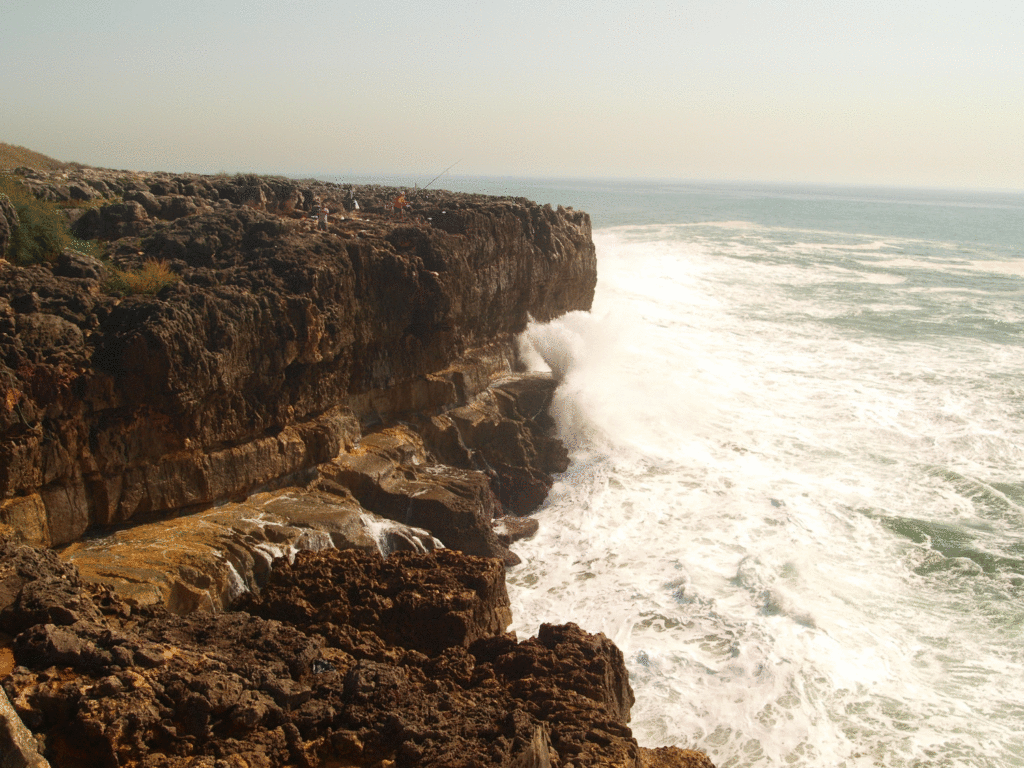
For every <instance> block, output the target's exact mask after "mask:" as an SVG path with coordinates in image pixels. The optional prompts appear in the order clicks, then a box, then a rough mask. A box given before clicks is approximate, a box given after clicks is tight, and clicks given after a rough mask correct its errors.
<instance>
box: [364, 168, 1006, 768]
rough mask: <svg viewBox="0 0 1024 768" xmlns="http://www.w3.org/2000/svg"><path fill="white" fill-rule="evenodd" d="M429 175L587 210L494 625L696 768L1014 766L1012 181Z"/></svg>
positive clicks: (548, 340)
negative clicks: (699, 752) (525, 641)
mask: <svg viewBox="0 0 1024 768" xmlns="http://www.w3.org/2000/svg"><path fill="white" fill-rule="evenodd" d="M443 181H444V182H445V183H444V184H443V186H445V187H447V188H452V189H459V190H462V191H473V192H485V193H489V194H510V195H516V196H525V197H529V198H531V199H534V200H537V201H538V202H541V203H552V204H554V205H558V204H561V205H565V206H573V207H575V208H579V209H583V210H586V211H588V212H589V213H590V214H591V216H592V219H593V223H594V240H595V244H596V245H597V253H598V272H599V283H598V290H597V297H596V299H595V303H594V307H593V309H592V310H591V311H590V312H588V313H572V314H570V315H568V316H566V317H563V318H559V319H558V320H556V321H554V322H552V323H550V324H548V325H535V326H532V327H531V328H530V329H529V330H528V332H527V333H526V334H524V338H523V340H522V343H523V348H524V353H525V354H527V355H528V356H529V357H530V359H531V360H533V361H534V364H535V365H536V366H537V367H542V366H545V365H547V366H549V367H551V368H552V369H554V370H556V371H557V372H558V373H559V375H561V376H562V383H561V385H560V387H559V390H558V392H557V395H556V400H555V403H554V406H553V411H554V413H555V416H556V420H557V423H558V425H559V430H560V433H561V436H562V439H563V440H564V441H565V442H566V444H567V445H568V446H569V448H570V451H571V456H572V465H571V466H570V468H569V470H568V471H567V472H566V473H565V474H564V475H562V476H561V477H559V478H558V481H557V483H556V486H555V488H554V490H553V492H552V494H551V497H550V498H549V500H548V502H547V503H546V505H545V507H544V508H542V509H541V510H540V511H539V512H538V516H539V519H540V523H541V528H540V532H539V533H538V534H537V535H536V536H535V537H534V538H532V539H530V540H528V541H524V542H521V543H519V545H517V547H516V551H517V552H518V553H519V554H520V555H521V556H522V558H523V561H524V562H523V564H522V565H520V566H517V567H515V568H512V569H510V571H509V574H508V580H509V589H510V594H511V596H512V599H513V612H514V615H515V625H514V627H513V628H514V629H515V630H516V631H518V632H519V633H520V634H521V635H529V634H532V633H533V632H535V631H536V629H537V627H538V626H539V625H540V623H542V622H548V621H554V622H561V621H574V622H576V623H578V624H580V625H581V626H582V627H584V628H585V629H588V630H590V631H594V632H604V633H605V634H606V635H608V636H609V637H611V638H612V639H613V640H615V641H616V643H618V645H619V646H620V648H622V650H623V652H624V654H625V655H626V658H627V663H628V665H629V669H630V674H631V680H632V684H633V687H634V689H635V692H636V695H637V704H636V705H635V706H634V708H633V720H632V723H631V725H632V727H633V730H634V734H635V735H636V736H637V738H638V740H639V741H640V743H641V744H644V745H646V746H660V745H663V744H678V745H680V746H684V747H695V748H699V749H703V750H705V751H706V752H707V753H708V754H709V755H711V757H712V758H713V760H714V761H715V763H716V765H718V766H719V767H720V768H722V767H723V766H808V767H811V766H814V767H815V768H817V767H819V766H825V765H828V766H1022V765H1024V686H1022V685H1021V681H1022V680H1024V376H1022V373H1024V195H1021V194H996V193H960V192H939V191H916V190H891V189H840V188H826V187H786V186H764V185H741V184H718V185H716V184H682V183H680V184H671V183H660V182H659V183H653V182H652V183H642V182H558V181H550V182H540V181H523V180H508V179H461V180H460V179H454V178H446V179H444V180H443ZM382 183H384V182H382ZM404 183H408V182H404Z"/></svg>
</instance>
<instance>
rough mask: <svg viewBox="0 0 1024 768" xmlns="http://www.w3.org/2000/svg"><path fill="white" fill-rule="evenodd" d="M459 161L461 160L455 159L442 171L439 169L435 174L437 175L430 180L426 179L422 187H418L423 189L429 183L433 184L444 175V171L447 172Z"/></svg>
mask: <svg viewBox="0 0 1024 768" xmlns="http://www.w3.org/2000/svg"><path fill="white" fill-rule="evenodd" d="M461 162H462V160H456V161H455V162H454V163H452V164H451V165H449V166H448V167H447V168H445V169H444V170H443V171H441V172H440V173H439V174H437V176H435V177H434V178H432V179H431V180H430V181H428V182H427V183H426V184H424V185H423V186H422V187H420V190H423V189H426V188H427V187H429V186H430V185H431V184H433V183H434V182H435V181H437V180H438V179H440V178H441V177H442V176H444V175H445V174H446V173H448V171H450V170H451V169H452V168H454V167H455V166H456V165H458V164H459V163H461ZM417 191H419V190H417Z"/></svg>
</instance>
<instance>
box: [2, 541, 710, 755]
mask: <svg viewBox="0 0 1024 768" xmlns="http://www.w3.org/2000/svg"><path fill="white" fill-rule="evenodd" d="M19 552H20V554H19ZM6 555H7V556H8V558H10V557H11V556H14V557H16V558H17V557H20V558H21V560H20V562H22V566H21V572H22V573H23V576H22V577H20V578H22V579H23V584H22V586H21V588H20V589H19V593H20V592H24V591H25V590H26V589H27V588H28V587H29V586H30V584H31V583H33V582H32V580H31V579H29V578H28V576H27V574H29V573H32V574H36V578H35V581H38V582H41V583H42V585H45V588H46V589H50V588H56V585H57V584H58V583H63V586H62V587H61V590H59V594H60V595H61V597H62V599H63V598H66V597H67V593H68V590H70V591H71V592H73V593H74V594H75V595H76V597H77V600H78V601H79V603H80V604H81V605H82V606H83V607H82V608H81V609H80V610H78V611H76V612H72V613H68V614H66V615H59V614H42V613H39V612H38V611H35V612H31V613H28V614H26V613H24V612H23V609H22V607H21V606H23V605H27V603H28V602H29V601H27V600H25V599H23V598H21V597H16V599H15V600H14V601H13V602H11V603H10V604H9V605H7V606H6V607H4V608H3V614H2V615H3V616H4V618H5V619H9V620H13V621H15V622H16V623H17V624H18V626H20V627H24V629H22V630H21V632H20V634H19V635H18V636H17V638H16V640H15V642H14V657H15V658H14V662H15V664H16V666H15V667H14V668H13V670H12V671H11V674H9V675H8V676H7V677H6V678H5V679H4V680H3V685H4V689H5V690H6V692H7V694H8V696H9V697H10V700H11V702H12V703H13V706H14V709H15V710H16V711H17V713H18V714H19V716H20V718H21V719H22V720H23V722H24V723H25V724H26V725H27V726H28V728H30V729H31V730H32V731H33V732H34V733H35V734H38V736H39V737H40V740H41V742H42V743H43V744H44V745H45V749H44V756H45V757H47V758H48V759H49V760H50V761H51V763H52V764H54V765H60V766H64V767H66V768H76V766H97V767H101V766H114V765H146V766H167V767H170V766H195V765H207V764H209V765H213V764H214V761H215V760H216V761H221V760H222V761H225V762H224V763H223V764H224V765H247V766H286V765H287V766H291V765H298V766H327V765H334V766H339V765H348V766H381V765H395V766H429V765H432V766H467V767H468V766H480V765H496V766H503V765H504V766H514V765H519V766H527V765H539V766H553V767H554V768H565V767H567V766H570V765H572V766H630V768H634V767H637V768H638V767H639V766H640V765H641V760H642V759H645V758H643V757H642V755H645V754H646V752H645V751H643V750H640V749H639V747H638V746H637V745H636V742H635V741H634V740H633V738H632V735H631V732H630V730H629V727H628V725H627V721H628V717H629V707H630V705H631V704H632V703H633V693H632V690H631V689H630V686H629V682H628V678H627V675H626V670H625V667H624V665H623V659H622V654H621V653H620V652H619V651H618V649H617V648H616V647H615V646H614V644H612V643H611V642H610V641H609V640H608V639H607V638H605V637H604V636H603V635H589V634H587V633H586V632H583V631H582V630H580V629H579V628H578V627H576V626H574V625H571V624H570V625H563V626H552V625H545V626H544V627H542V629H541V631H540V634H539V635H538V637H536V638H533V639H530V640H526V641H523V642H517V641H516V639H515V638H514V637H513V636H511V635H507V634H505V633H504V630H505V628H506V627H507V625H508V623H509V621H510V618H511V615H510V613H509V607H508V597H507V594H506V592H505V585H504V578H503V569H502V566H501V564H500V563H499V562H498V561H496V560H493V559H483V558H475V557H471V556H467V555H463V554H459V553H456V552H451V551H446V550H440V551H437V552H434V553H430V554H414V553H399V554H395V555H392V556H391V557H389V558H387V559H383V558H381V557H380V555H378V554H371V553H366V552H360V551H356V550H349V551H344V552H342V551H338V550H327V551H323V552H303V553H300V554H299V555H298V556H297V557H296V558H295V562H294V563H293V564H288V563H284V562H282V563H279V565H278V566H277V567H276V568H275V569H274V570H273V572H272V574H271V576H270V578H269V581H268V582H267V585H266V586H265V588H264V589H263V590H262V591H261V592H260V593H259V594H255V593H249V594H247V596H246V597H245V598H243V600H242V601H241V602H240V603H239V604H238V605H237V606H236V610H232V611H229V612H224V613H219V614H208V613H194V614H191V615H189V616H187V617H182V616H177V615H174V614H171V613H170V612H168V611H166V610H164V609H162V608H158V607H153V606H150V607H132V606H130V605H128V604H126V603H124V602H122V601H121V600H120V599H118V598H117V596H116V595H115V594H114V593H112V592H110V591H108V590H103V589H100V588H97V587H83V586H82V585H81V584H80V583H78V582H77V581H75V579H74V575H73V570H74V569H73V567H71V566H68V565H67V564H63V563H60V562H59V561H56V560H55V559H54V558H51V557H49V556H47V555H46V554H43V553H38V551H37V550H32V549H30V548H26V547H22V548H20V550H18V551H17V552H13V553H12V552H10V551H8V552H6ZM35 599H36V600H38V597H37V598H35ZM44 602H45V601H44ZM86 605H88V606H90V608H85V607H84V606H86ZM33 610H35V609H33ZM217 764H220V763H217ZM644 764H647V765H651V766H655V765H664V766H670V765H674V764H675V765H687V764H686V763H672V762H665V761H664V760H663V761H662V762H660V763H659V762H651V763H644ZM694 765H699V764H698V763H695V764H694Z"/></svg>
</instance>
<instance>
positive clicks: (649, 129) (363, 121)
mask: <svg viewBox="0 0 1024 768" xmlns="http://www.w3.org/2000/svg"><path fill="white" fill-rule="evenodd" d="M0 72H2V73H3V75H2V77H0V141H5V142H7V143H10V144H17V145H21V146H24V147H27V148H29V149H32V150H35V151H37V152H42V153H44V154H46V155H50V156H52V157H55V158H57V159H59V160H66V161H78V162H82V163H86V164H89V165H95V166H101V167H105V168H118V169H126V170H148V171H156V170H163V171H174V172H186V171H191V172H197V173H218V172H229V173H235V172H256V173H279V174H285V175H297V176H312V175H327V174H331V175H345V174H351V175H362V176H365V175H375V174H377V175H398V174H428V175H433V174H435V173H439V172H441V171H442V170H443V169H445V168H447V167H448V166H450V165H452V164H453V163H457V167H456V170H457V172H458V173H459V174H463V175H480V176H493V175H498V176H519V177H543V178H551V177H558V178H650V179H679V180H708V181H713V180H723V181H764V182H772V181H777V182H787V183H822V184H870V185H891V186H912V187H940V188H969V189H1006V190H1024V2H1022V0H928V1H927V2H923V1H920V2H919V1H918V0H884V1H883V0H770V2H769V1H768V0H672V1H664V2H663V1H662V0H615V1H614V2H611V1H608V0H589V1H588V2H577V1H575V0H502V1H498V0H477V1H475V2H474V1H473V0H445V1H444V2H442V1H441V0H417V1H416V2H410V1H408V0H393V2H390V3H388V2H381V1H380V0H371V1H370V2H360V3H356V2H352V0H329V1H327V2H320V1H319V0H310V1H308V2H299V1H298V0H275V1H274V2H263V0H248V1H247V2H241V1H240V0H216V2H211V1H210V0H202V1H201V2H193V0H160V2H153V0H134V1H133V2H121V0H109V1H106V2H101V1H98V0H74V2H65V1H64V0H59V1H58V0H0Z"/></svg>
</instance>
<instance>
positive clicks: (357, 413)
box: [0, 170, 596, 545]
mask: <svg viewBox="0 0 1024 768" xmlns="http://www.w3.org/2000/svg"><path fill="white" fill-rule="evenodd" d="M69 174H70V175H69ZM25 181H26V183H27V184H28V185H30V186H31V187H32V188H33V189H34V191H35V192H36V194H37V195H38V196H40V197H44V198H51V199H55V200H60V199H64V200H67V201H76V200H77V201H80V203H77V204H80V205H81V206H82V207H81V208H78V209H77V210H76V209H74V208H72V209H70V210H71V214H70V215H71V216H72V218H73V219H74V220H75V221H74V231H76V233H77V234H79V235H80V236H82V237H90V238H95V237H98V238H101V239H104V240H106V241H107V243H108V246H107V250H108V253H109V255H110V256H111V259H112V261H113V262H114V263H115V264H116V265H118V266H119V267H120V268H121V269H124V270H127V271H131V270H138V269H140V268H141V267H142V266H143V265H144V263H145V262H146V260H149V259H159V260H161V261H163V262H165V264H166V265H167V266H168V267H169V269H170V270H171V271H172V272H173V273H175V274H176V275H177V276H178V279H177V281H176V282H174V283H173V284H172V285H169V286H168V287H165V288H164V289H163V290H162V291H161V292H160V293H159V294H157V295H156V296H148V295H135V296H129V297H126V298H118V297H115V296H113V295H110V294H108V293H106V292H105V291H104V290H103V279H104V275H105V267H104V266H103V265H101V264H100V263H99V262H97V261H95V260H93V259H90V258H88V257H83V256H81V255H78V254H75V253H74V252H65V254H64V255H63V256H62V257H61V259H60V260H59V261H58V262H57V263H56V264H54V265H43V266H33V267H24V268H23V267H16V266H13V265H10V264H7V263H6V262H0V499H2V501H0V505H2V506H0V522H6V523H8V524H10V525H12V526H13V527H15V528H16V529H18V530H19V532H20V533H21V534H22V536H23V538H24V539H26V540H27V541H29V542H33V543H38V544H43V545H58V544H63V543H67V542H70V541H73V540H75V539H77V538H78V537H80V536H81V534H82V533H83V532H84V531H86V530H87V529H89V528H90V527H94V526H106V525H112V524H117V523H122V522H124V521H127V520H129V519H132V518H133V517H135V516H137V515H139V514H141V513H150V512H164V511H168V510H178V509H182V508H188V507H193V506H195V505H201V504H207V503H210V502H216V501H222V500H225V499H230V498H232V497H235V496H239V495H244V494H247V493H249V492H251V491H252V490H254V489H256V488H259V487H261V486H267V485H271V484H274V483H280V482H283V481H285V480H287V479H289V478H291V479H294V478H301V477H302V473H303V472H305V471H307V470H310V469H312V468H313V467H316V466H317V465H320V464H322V463H324V462H327V461H330V460H332V459H334V458H335V457H336V456H338V455H339V452H341V451H342V450H343V449H344V448H350V447H352V446H353V445H354V443H355V442H356V441H357V440H358V439H359V438H360V436H361V434H362V432H363V430H364V429H365V428H366V427H367V425H370V424H372V423H374V422H390V421H392V420H394V419H396V418H398V417H399V416H402V415H403V414H411V413H416V414H419V415H420V416H421V417H426V418H429V417H431V416H433V415H435V414H438V413H441V412H442V411H444V410H447V409H449V408H451V407H453V406H461V405H465V404H466V403H468V402H470V401H471V400H472V398H473V397H474V396H475V395H477V394H478V393H479V392H481V391H482V390H483V389H484V388H485V387H486V385H487V383H488V381H489V379H490V378H491V377H492V376H494V375H495V374H497V373H500V372H501V371H503V370H509V369H510V367H511V365H512V363H513V359H514V347H513V337H514V334H516V333H517V332H519V331H521V330H522V329H523V328H524V327H525V324H526V322H527V318H528V316H529V315H532V316H533V317H536V318H538V319H548V318H551V317H554V316H557V315H559V314H562V313H564V312H567V311H570V310H574V309H586V308H588V307H589V305H590V302H591V299H592V296H593V290H594V285H595V282H596V265H595V256H594V248H593V244H592V242H591V239H590V222H589V218H588V217H587V215H586V214H584V213H582V212H575V211H571V210H563V209H561V208H559V209H558V210H552V209H551V208H550V207H540V206H538V205H536V204H534V203H531V202H529V201H526V200H523V199H506V198H489V197H483V196H469V195H458V194H454V193H446V192H440V191H432V190H427V191H422V192H420V193H419V194H416V195H413V196H412V200H413V210H412V212H411V214H409V215H407V216H403V217H398V216H396V215H394V214H392V213H388V212H386V211H385V207H384V203H385V201H386V200H387V198H388V197H389V196H390V191H389V190H386V189H382V188H376V187H365V188H360V187H356V188H354V189H352V188H347V187H346V188H341V187H337V186H333V185H324V184H313V183H310V184H300V183H294V182H288V181H285V180H274V179H259V178H254V177H241V178H216V177H198V176H172V175H168V174H124V173H117V172H112V171H95V170H79V171H71V172H68V173H50V174H41V173H27V174H26V176H25ZM314 197H319V198H322V200H323V202H324V204H326V205H327V206H328V207H329V208H330V209H331V210H332V212H333V213H332V217H331V218H332V221H331V223H330V224H329V227H328V231H327V232H319V231H316V230H315V228H314V227H313V225H312V223H311V222H310V220H309V218H308V211H309V210H310V209H311V208H312V206H313V205H314ZM353 199H355V200H358V201H359V202H360V206H361V210H360V211H358V212H356V211H348V212H345V211H344V208H345V206H349V207H351V205H352V200H353ZM75 204H76V203H73V202H72V205H75ZM356 216H358V217H359V218H356ZM342 217H344V218H342ZM506 485H507V484H506Z"/></svg>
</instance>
